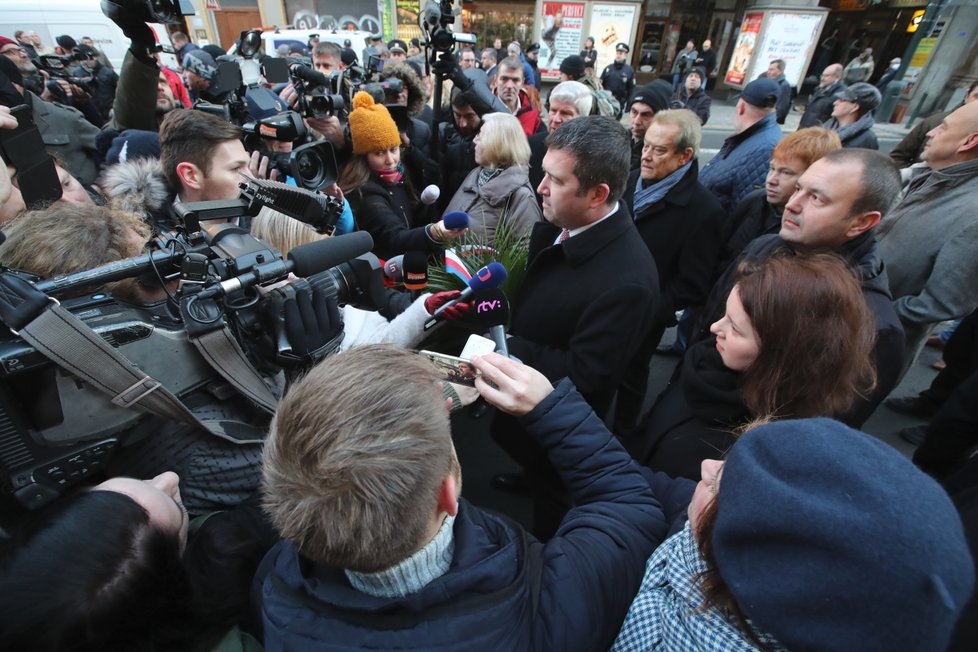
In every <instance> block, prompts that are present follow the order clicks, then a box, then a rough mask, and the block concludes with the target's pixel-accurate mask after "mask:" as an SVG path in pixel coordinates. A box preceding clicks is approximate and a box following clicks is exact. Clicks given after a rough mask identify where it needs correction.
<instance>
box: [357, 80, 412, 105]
mask: <svg viewBox="0 0 978 652" xmlns="http://www.w3.org/2000/svg"><path fill="white" fill-rule="evenodd" d="M360 90H362V91H366V92H367V93H370V94H371V95H372V96H373V97H374V98H377V97H379V98H381V103H382V104H388V103H396V102H397V101H398V100H399V99H400V96H401V92H402V91H403V90H404V82H403V81H401V80H400V79H397V78H396V77H391V78H389V79H384V80H382V81H377V82H370V83H369V84H364V85H363V86H362V87H361V89H360Z"/></svg>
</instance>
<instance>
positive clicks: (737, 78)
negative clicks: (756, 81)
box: [723, 13, 764, 87]
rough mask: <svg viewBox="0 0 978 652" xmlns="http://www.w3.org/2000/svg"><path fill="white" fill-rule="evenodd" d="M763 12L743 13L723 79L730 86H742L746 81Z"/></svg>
mask: <svg viewBox="0 0 978 652" xmlns="http://www.w3.org/2000/svg"><path fill="white" fill-rule="evenodd" d="M763 20H764V14H762V13H753V14H744V22H743V24H742V25H741V26H740V34H739V35H738V36H737V43H736V45H734V51H733V56H732V57H730V67H729V68H728V69H727V75H726V77H724V78H723V81H724V82H726V83H727V84H728V85H730V86H737V87H743V86H744V85H745V84H746V83H747V82H746V81H745V80H746V78H747V67H748V66H749V65H750V62H751V57H752V56H753V54H754V46H755V45H756V41H757V35H758V33H759V32H760V31H761V22H762V21H763Z"/></svg>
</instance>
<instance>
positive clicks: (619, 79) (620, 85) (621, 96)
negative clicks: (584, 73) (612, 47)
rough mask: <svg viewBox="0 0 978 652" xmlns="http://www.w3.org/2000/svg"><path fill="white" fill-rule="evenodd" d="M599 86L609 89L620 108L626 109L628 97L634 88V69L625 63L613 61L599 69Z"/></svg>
mask: <svg viewBox="0 0 978 652" xmlns="http://www.w3.org/2000/svg"><path fill="white" fill-rule="evenodd" d="M601 87H602V88H604V89H605V90H606V91H610V92H611V94H612V95H614V96H615V98H616V99H617V100H618V103H619V104H621V107H622V110H626V109H627V106H628V98H630V97H631V96H632V91H634V90H635V71H634V70H632V67H631V66H630V65H628V64H627V63H618V62H617V61H615V62H614V63H612V64H611V65H609V66H606V67H605V69H604V70H603V71H601Z"/></svg>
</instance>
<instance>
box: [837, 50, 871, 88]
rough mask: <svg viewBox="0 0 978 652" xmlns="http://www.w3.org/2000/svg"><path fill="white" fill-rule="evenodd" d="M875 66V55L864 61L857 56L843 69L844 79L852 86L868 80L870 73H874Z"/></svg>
mask: <svg viewBox="0 0 978 652" xmlns="http://www.w3.org/2000/svg"><path fill="white" fill-rule="evenodd" d="M875 67H876V63H875V62H874V61H873V57H870V58H868V59H866V60H865V61H863V60H862V59H861V58H860V57H856V58H855V59H853V60H852V61H850V62H849V63H848V64H847V65H846V67H845V68H844V69H843V71H842V81H844V82H845V83H846V84H847V85H849V86H852V85H853V84H855V83H857V82H868V81H869V77H870V75H872V74H873V68H875Z"/></svg>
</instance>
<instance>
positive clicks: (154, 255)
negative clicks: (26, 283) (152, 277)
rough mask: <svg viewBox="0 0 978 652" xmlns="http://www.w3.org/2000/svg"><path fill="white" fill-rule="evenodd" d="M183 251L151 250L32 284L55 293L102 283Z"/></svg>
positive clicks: (135, 273) (145, 269) (163, 261)
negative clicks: (140, 254)
mask: <svg viewBox="0 0 978 652" xmlns="http://www.w3.org/2000/svg"><path fill="white" fill-rule="evenodd" d="M183 254H184V252H182V251H177V250H176V249H173V250H163V251H153V252H151V253H148V254H143V255H142V256H136V257H134V258H126V259H124V260H117V261H115V262H112V263H106V264H105V265H101V266H99V267H94V268H92V269H86V270H84V271H81V272H75V273H74V274H64V275H61V276H54V277H52V278H49V279H47V280H44V281H38V282H37V283H35V284H34V285H35V286H36V287H37V289H38V290H40V291H41V292H44V293H45V294H50V295H55V294H61V293H63V292H67V291H68V290H74V289H76V288H80V287H85V286H87V285H104V284H106V283H109V282H111V281H119V280H122V279H124V278H130V277H132V276H138V275H140V274H143V273H145V272H148V271H150V270H151V269H153V268H154V267H158V266H160V265H165V264H167V263H170V262H173V261H175V260H177V259H178V258H180V257H181V256H183Z"/></svg>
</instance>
